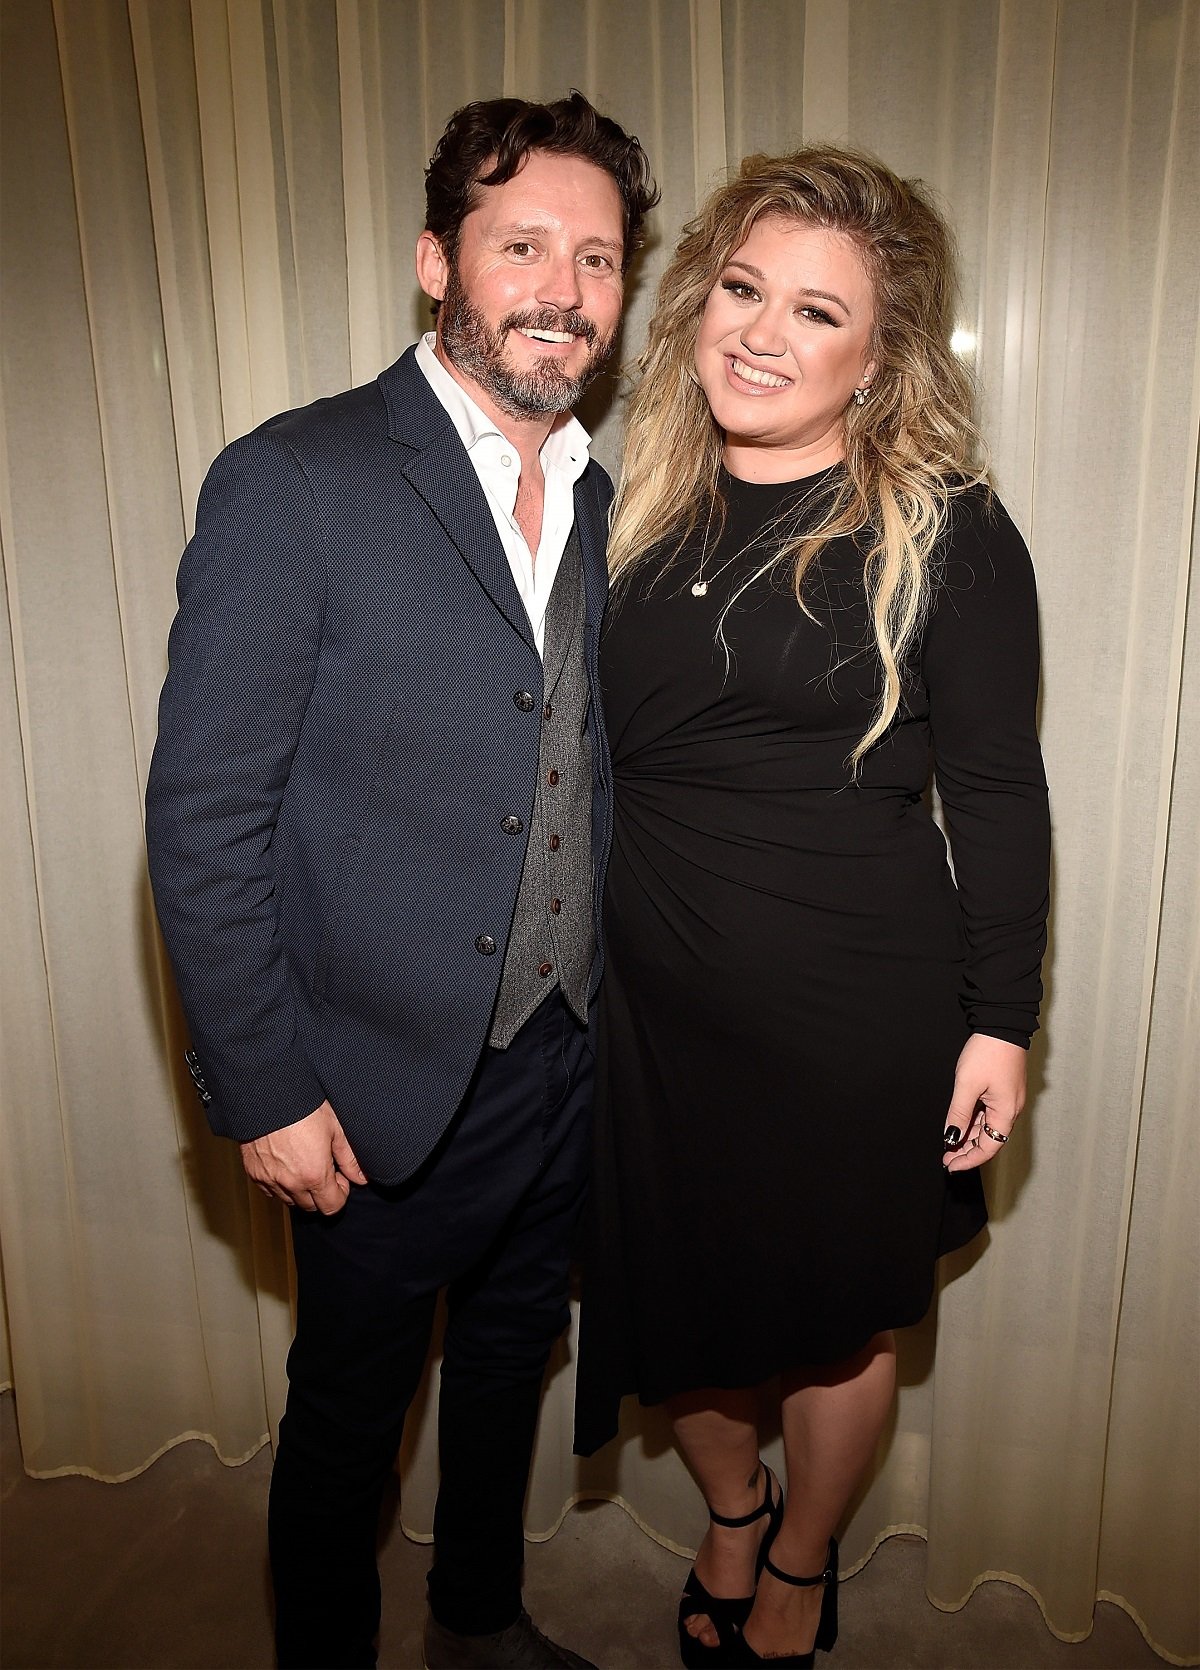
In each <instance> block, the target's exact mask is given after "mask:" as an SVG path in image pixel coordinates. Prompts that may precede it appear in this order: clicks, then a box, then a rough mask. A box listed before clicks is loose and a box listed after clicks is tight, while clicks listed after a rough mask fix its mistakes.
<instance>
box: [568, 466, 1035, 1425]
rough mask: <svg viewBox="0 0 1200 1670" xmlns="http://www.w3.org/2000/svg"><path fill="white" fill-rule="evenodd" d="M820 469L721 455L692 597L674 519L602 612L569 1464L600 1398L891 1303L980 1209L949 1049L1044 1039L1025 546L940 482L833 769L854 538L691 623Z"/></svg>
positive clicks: (867, 634)
mask: <svg viewBox="0 0 1200 1670" xmlns="http://www.w3.org/2000/svg"><path fill="white" fill-rule="evenodd" d="M835 468H836V466H835ZM828 483H829V476H828V474H827V473H823V474H822V475H821V476H817V477H810V478H808V479H807V480H805V481H803V482H798V483H797V482H793V483H783V484H770V485H763V484H751V483H747V482H743V481H739V480H736V479H734V478H732V477H730V476H728V475H727V474H724V473H723V474H722V478H721V485H722V493H723V496H724V499H725V501H726V506H727V514H726V519H725V523H724V527H723V529H722V531H721V533H720V536H719V538H716V537H714V538H713V539H712V540H710V544H711V547H712V548H711V549H710V550H709V552H708V555H707V557H706V558H705V561H704V577H705V579H706V580H707V582H708V587H707V591H706V593H705V594H704V595H703V596H696V595H694V594H693V591H692V584H693V582H694V580H695V579H696V574H697V567H698V564H699V561H700V550H701V544H702V537H703V536H702V533H701V532H700V531H698V532H697V534H696V536H695V537H694V538H693V539H690V540H689V541H688V543H687V545H686V547H685V548H684V550H683V551H682V552H680V553H679V554H678V555H677V556H675V557H673V558H668V559H667V560H666V561H665V562H662V561H660V562H657V563H656V562H653V561H650V562H648V564H647V566H646V567H645V568H644V569H643V570H642V571H640V572H638V573H636V574H635V576H634V578H633V579H632V580H631V582H629V584H628V587H627V589H626V590H625V591H624V592H621V591H618V593H617V596H616V600H615V602H614V604H613V605H612V608H611V611H610V619H609V623H608V625H607V628H606V632H605V637H604V641H603V645H602V652H601V673H602V681H603V686H604V693H605V699H606V705H607V717H608V728H609V736H610V741H611V745H612V753H613V772H614V782H615V832H614V843H613V852H612V859H611V862H610V866H609V871H608V890H607V902H606V909H605V933H606V956H607V965H606V974H605V979H604V984H603V988H602V995H601V1004H602V1024H601V1047H600V1074H599V1082H598V1106H597V1150H596V1161H595V1172H594V1178H593V1185H592V1195H591V1203H590V1208H589V1212H590V1222H589V1226H588V1230H587V1234H586V1237H585V1249H586V1256H585V1264H584V1287H583V1310H582V1338H581V1346H580V1360H579V1376H578V1388H579V1389H578V1402H577V1412H576V1413H577V1424H576V1448H577V1449H578V1450H580V1451H581V1452H582V1453H584V1454H590V1453H591V1451H593V1450H594V1449H596V1448H597V1447H598V1446H599V1445H600V1444H602V1443H603V1442H605V1441H606V1439H608V1438H609V1437H610V1436H612V1434H613V1433H614V1432H615V1430H616V1423H617V1408H618V1404H619V1401H620V1398H621V1396H622V1395H623V1394H625V1393H628V1392H636V1393H637V1394H638V1395H639V1396H640V1398H641V1399H642V1401H643V1402H645V1403H657V1402H660V1401H661V1400H662V1399H663V1398H665V1397H668V1396H671V1395H672V1394H674V1393H677V1392H681V1391H685V1390H690V1389H696V1388H699V1387H707V1386H721V1387H733V1386H750V1385H754V1384H757V1383H758V1382H760V1381H762V1380H765V1379H767V1378H768V1377H769V1376H771V1375H772V1374H774V1373H776V1372H778V1371H780V1370H781V1369H785V1368H790V1367H795V1366H799V1365H802V1364H805V1363H820V1362H833V1361H837V1360H839V1359H841V1358H843V1357H846V1356H848V1355H850V1354H851V1353H853V1352H854V1351H855V1350H857V1349H858V1348H859V1347H860V1346H861V1345H863V1344H864V1343H865V1342H866V1341H867V1340H868V1339H869V1338H870V1337H871V1336H872V1335H873V1334H875V1333H876V1332H878V1331H879V1330H881V1329H884V1328H889V1327H898V1326H903V1325H907V1324H911V1323H914V1322H916V1321H918V1320H919V1319H920V1317H921V1316H922V1315H923V1314H924V1312H925V1311H926V1309H927V1308H928V1305H929V1302H930V1298H931V1296H932V1290H933V1277H934V1262H935V1259H936V1258H937V1257H938V1255H939V1254H940V1253H943V1252H946V1251H949V1250H951V1249H952V1248H955V1247H958V1246H961V1245H963V1244H965V1242H966V1241H968V1240H969V1239H970V1238H971V1237H972V1236H973V1235H974V1234H976V1233H977V1232H978V1230H979V1229H980V1228H981V1227H982V1226H983V1224H984V1222H985V1221H986V1211H985V1207H984V1201H983V1191H982V1188H981V1184H980V1179H979V1174H978V1172H975V1171H971V1172H966V1173H959V1174H957V1175H952V1176H948V1175H947V1173H946V1172H945V1171H944V1169H943V1166H942V1153H943V1147H942V1129H943V1125H944V1122H945V1116H946V1111H947V1108H948V1106H949V1102H950V1097H951V1092H952V1088H953V1079H954V1068H955V1063H956V1061H957V1058H958V1055H959V1052H960V1051H961V1049H962V1046H963V1044H964V1042H965V1041H966V1038H967V1037H968V1035H969V1034H970V1033H971V1032H972V1031H979V1032H984V1033H989V1034H992V1035H993V1036H996V1037H1000V1038H1004V1039H1007V1040H1009V1041H1011V1042H1014V1043H1018V1044H1027V1043H1028V1040H1029V1037H1030V1035H1031V1033H1032V1032H1033V1031H1034V1029H1035V1027H1036V1025H1037V1009H1038V1003H1039V999H1040V995H1041V985H1040V974H1039V968H1040V962H1041V956H1042V951H1043V946H1044V936H1045V919H1046V910H1047V894H1048V873H1049V825H1048V813H1047V803H1046V785H1045V776H1044V773H1043V769H1042V760H1041V753H1040V750H1039V747H1038V740H1037V733H1036V729H1035V705H1036V699H1037V685H1038V631H1037V603H1036V596H1035V591H1034V581H1033V572H1032V567H1031V564H1030V561H1029V556H1028V553H1027V551H1026V549H1025V546H1024V544H1023V542H1022V540H1021V537H1020V535H1019V534H1018V533H1017V531H1016V529H1015V528H1014V527H1013V525H1012V523H1011V521H1010V520H1009V518H1008V516H1007V515H1006V513H1005V511H1004V510H1003V508H1002V507H1001V505H1000V504H999V503H998V501H997V500H996V499H995V498H994V497H992V496H990V495H989V494H988V493H987V492H986V490H985V489H983V488H971V489H969V490H968V491H966V492H965V493H962V494H960V495H958V496H957V497H956V498H954V499H953V500H952V509H951V518H950V524H949V527H948V529H947V530H946V532H945V534H944V535H943V539H942V542H941V545H940V547H939V553H938V560H937V563H936V565H935V568H936V573H935V582H934V592H933V601H932V606H931V610H930V613H929V616H928V619H927V623H926V626H925V628H924V632H923V636H922V641H921V644H920V646H919V649H918V651H917V653H916V654H915V655H914V656H913V657H912V658H911V660H910V672H909V675H908V677H907V678H906V681H905V699H904V702H903V704H902V708H901V712H900V714H899V716H898V718H897V721H896V723H895V724H894V725H893V726H892V728H891V730H890V731H889V733H888V734H887V736H886V737H885V738H884V740H883V741H882V742H881V743H879V744H878V745H877V746H875V747H874V748H873V749H872V750H871V751H870V753H869V754H868V756H867V757H866V758H865V759H864V761H863V762H862V765H861V768H860V772H859V776H858V780H857V781H855V780H854V779H853V776H852V773H851V771H850V769H849V768H848V765H847V759H848V756H849V755H850V753H851V750H852V749H853V747H854V746H855V744H856V743H857V741H858V739H859V737H860V736H861V735H862V734H863V732H864V731H865V730H866V728H867V725H868V723H869V720H870V717H871V715H872V713H873V710H874V706H875V701H876V697H877V691H878V688H879V679H880V673H879V665H878V658H877V655H876V652H875V650H874V647H873V638H872V634H871V629H870V622H869V618H868V613H867V606H866V599H865V592H864V586H863V559H862V553H861V550H860V549H858V548H857V547H856V545H855V543H854V541H853V540H851V539H849V538H843V539H839V540H836V541H834V542H832V543H831V544H830V545H829V546H827V547H826V549H825V551H824V553H823V554H822V556H821V558H820V559H819V564H818V565H817V566H816V567H815V568H814V570H812V571H811V572H810V574H809V576H808V579H807V582H806V586H805V598H806V601H807V603H808V606H809V608H810V610H811V614H812V617H813V618H810V616H809V615H808V614H805V613H804V612H803V611H802V610H801V609H800V608H799V606H798V605H797V603H796V600H795V596H794V593H793V591H792V584H791V571H790V565H785V567H784V570H783V572H782V573H780V572H778V571H777V572H776V573H774V574H773V575H768V576H764V577H762V578H760V579H758V580H756V581H754V583H753V584H752V585H750V587H749V588H748V589H747V590H746V591H745V592H744V593H743V595H742V596H741V597H740V598H739V599H738V600H737V601H736V602H735V603H734V605H733V608H732V609H731V610H730V611H729V613H728V614H727V615H726V617H725V621H724V633H723V636H724V643H721V642H718V641H717V638H716V628H717V622H718V617H719V616H720V614H721V611H722V610H723V608H724V607H725V605H726V604H727V603H728V601H729V599H730V597H731V595H732V594H733V593H734V592H735V591H736V590H737V589H738V587H740V586H742V585H743V584H744V583H745V581H746V580H747V579H748V578H750V577H751V576H752V575H753V574H754V573H755V571H756V569H757V568H759V567H760V566H761V564H762V563H763V560H764V552H765V551H766V550H767V549H768V548H769V541H770V539H771V538H772V537H773V534H772V529H773V528H774V527H776V526H777V525H778V519H779V516H780V513H781V511H786V509H787V507H788V506H789V505H795V504H798V503H799V501H800V499H801V498H802V497H803V498H805V499H806V500H807V502H809V503H810V504H811V503H812V502H813V501H814V500H815V498H816V497H817V495H818V494H819V492H820V490H821V488H822V486H825V485H828ZM814 490H816V491H815V492H814ZM931 760H932V761H933V763H934V766H935V771H936V781H937V785H938V790H939V793H940V796H941V799H942V804H943V808H944V819H945V824H946V828H947V831H948V833H949V838H950V843H951V847H952V850H953V858H954V875H953V876H952V874H951V870H950V867H949V865H948V862H947V854H946V844H945V841H944V840H943V837H942V835H941V833H940V831H939V830H938V828H937V826H936V824H935V823H934V822H933V820H932V817H931V815H930V810H929V806H928V803H927V801H926V799H925V797H924V791H925V790H926V787H927V784H928V780H929V776H930V764H931ZM956 882H957V885H956Z"/></svg>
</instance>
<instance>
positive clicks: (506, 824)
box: [500, 817, 525, 835]
mask: <svg viewBox="0 0 1200 1670" xmlns="http://www.w3.org/2000/svg"><path fill="white" fill-rule="evenodd" d="M500 827H501V829H502V830H503V831H504V833H505V834H506V835H519V834H520V833H521V831H522V830H523V829H524V827H525V825H524V824H523V823H522V822H521V820H520V818H513V817H508V818H501V820H500Z"/></svg>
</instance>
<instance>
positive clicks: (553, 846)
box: [549, 835, 562, 852]
mask: <svg viewBox="0 0 1200 1670" xmlns="http://www.w3.org/2000/svg"><path fill="white" fill-rule="evenodd" d="M561 845H562V842H561V841H560V840H559V838H558V836H557V835H551V837H550V841H549V846H550V851H551V852H557V851H558V849H559V847H560V846H561Z"/></svg>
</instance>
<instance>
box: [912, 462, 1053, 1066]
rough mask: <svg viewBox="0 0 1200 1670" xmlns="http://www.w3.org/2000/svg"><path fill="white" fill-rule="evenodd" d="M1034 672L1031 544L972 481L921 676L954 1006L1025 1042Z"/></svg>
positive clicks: (1037, 851)
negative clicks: (958, 1003) (939, 814)
mask: <svg viewBox="0 0 1200 1670" xmlns="http://www.w3.org/2000/svg"><path fill="white" fill-rule="evenodd" d="M1038 669H1039V652H1038V610H1037V592H1036V589H1035V585H1034V576H1033V565H1032V563H1031V562H1030V560H1029V552H1028V551H1027V550H1026V548H1025V542H1024V540H1023V539H1022V538H1021V536H1020V534H1019V533H1018V532H1017V530H1016V528H1015V527H1014V526H1013V524H1012V522H1011V520H1010V519H1009V517H1008V514H1007V512H1006V511H1005V510H1004V507H1003V506H1002V505H1001V504H1000V502H999V500H998V499H996V498H994V497H993V496H992V495H990V494H989V493H987V492H986V490H985V489H983V488H979V487H975V488H971V489H969V490H968V491H967V492H965V493H963V494H961V495H960V496H959V497H958V498H956V499H955V500H953V502H952V506H951V513H950V528H949V534H948V537H947V539H946V542H945V546H944V561H943V563H942V566H941V572H940V575H939V578H938V583H937V588H936V595H935V602H934V607H933V612H932V615H931V618H930V621H929V624H928V628H927V632H926V638H925V650H924V674H925V681H926V686H927V688H928V691H929V703H930V722H931V727H932V732H933V751H934V765H935V771H936V776H937V786H938V792H939V794H940V795H941V799H942V808H943V813H944V816H945V823H946V832H947V834H948V836H949V838H950V850H951V853H952V854H953V858H954V874H955V880H956V882H957V884H958V894H959V900H960V903H961V906H962V913H963V925H964V929H965V933H966V942H967V957H966V970H965V981H966V984H965V988H964V991H963V996H962V1001H963V1008H964V1011H965V1013H966V1017H967V1021H968V1024H969V1025H970V1027H971V1029H972V1030H973V1031H975V1032H984V1033H988V1034H990V1035H991V1036H992V1037H996V1038H1003V1039H1005V1040H1007V1041H1008V1042H1009V1043H1013V1044H1020V1045H1023V1046H1026V1047H1027V1046H1028V1044H1029V1039H1030V1036H1031V1034H1032V1033H1033V1032H1034V1031H1035V1030H1036V1028H1037V1024H1038V1022H1037V1015H1038V1007H1039V1003H1040V1001H1041V996H1042V985H1041V963H1042V956H1043V953H1044V951H1045V948H1046V916H1047V911H1048V909H1049V890H1050V814H1049V808H1048V804H1047V796H1046V776H1045V770H1044V768H1043V765H1042V754H1041V748H1040V746H1039V744H1038V734H1037V695H1038Z"/></svg>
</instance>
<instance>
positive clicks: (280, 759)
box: [146, 429, 326, 1141]
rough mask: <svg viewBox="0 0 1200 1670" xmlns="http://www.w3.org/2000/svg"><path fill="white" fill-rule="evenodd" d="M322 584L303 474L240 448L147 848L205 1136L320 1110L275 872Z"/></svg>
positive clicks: (271, 455)
mask: <svg viewBox="0 0 1200 1670" xmlns="http://www.w3.org/2000/svg"><path fill="white" fill-rule="evenodd" d="M325 580H326V551H325V542H324V539H323V536H322V531H321V528H320V520H319V517H318V515H317V509H316V505H315V502H314V498H313V494H312V491H311V487H310V485H309V482H308V480H307V478H306V476H305V474H304V471H303V470H302V468H301V466H300V464H299V461H298V460H297V458H296V457H295V456H294V454H293V453H292V451H291V449H290V448H289V447H288V445H287V444H286V442H284V441H283V440H281V439H280V438H279V437H278V436H276V435H275V434H274V433H273V432H272V431H271V430H269V429H262V430H257V431H255V432H254V433H253V434H251V435H247V436H245V437H244V438H243V439H242V440H240V441H235V442H234V443H233V444H232V445H231V446H230V447H228V448H227V449H226V451H225V452H224V453H222V454H221V456H220V457H219V458H218V459H217V461H216V463H215V464H214V465H213V467H212V469H211V471H210V472H209V475H208V478H207V480H206V481H205V484H204V487H203V489H202V491H201V495H200V500H199V505H198V508H197V516H196V533H195V537H194V538H193V539H192V540H191V542H190V543H189V545H188V547H187V549H186V551H185V552H184V555H183V560H182V562H181V565H180V569H179V582H178V593H179V612H178V614H177V616H176V618H175V622H174V625H173V627H172V629H171V636H170V645H169V671H168V674H167V679H166V684H165V685H164V687H163V692H162V698H161V702H160V706H159V732H158V742H157V745H156V747H155V750H154V757H153V761H152V763H151V767H150V776H149V782H148V786H147V794H146V835H147V847H148V851H149V859H150V876H151V882H152V885H153V889H154V899H155V904H156V907H157V910H158V916H159V921H160V923H161V925H162V931H163V937H164V939H165V941H166V945H167V950H168V952H169V954H170V958H171V962H172V965H173V967H174V970H175V974H176V979H177V982H178V986H179V993H180V997H181V999H182V1002H183V1008H184V1012H185V1014H186V1017H187V1021H188V1026H189V1030H190V1032H191V1036H192V1044H193V1048H194V1051H195V1057H194V1058H192V1060H190V1062H189V1064H190V1065H192V1072H193V1076H194V1077H195V1078H196V1080H197V1085H198V1088H199V1089H200V1093H201V1100H202V1101H203V1102H204V1103H205V1111H206V1113H207V1115H208V1119H209V1123H210V1124H211V1125H212V1128H213V1130H214V1131H216V1132H217V1133H218V1134H219V1135H223V1136H229V1137H233V1138H235V1139H237V1140H239V1141H248V1140H250V1139H252V1138H254V1137H257V1136H261V1135H263V1134H264V1133H266V1132H267V1131H272V1130H278V1129H279V1128H281V1127H282V1126H284V1125H289V1124H294V1123H295V1122H296V1121H297V1120H299V1119H303V1118H305V1117H306V1115H308V1114H310V1113H312V1112H313V1111H314V1109H316V1108H317V1107H319V1106H320V1104H321V1102H322V1101H323V1100H324V1098H325V1093H324V1090H323V1089H322V1087H321V1085H320V1083H319V1082H318V1080H317V1077H316V1075H315V1073H314V1072H313V1069H312V1067H311V1065H310V1063H309V1061H308V1059H307V1056H306V1054H305V1052H304V1050H303V1048H302V1047H301V1044H300V1042H299V1039H298V1035H297V1026H296V1017H295V1012H294V1005H293V999H292V996H291V990H290V984H289V977H288V970H287V968H286V966H285V962H284V958H283V954H282V951H281V947H280V942H279V936H278V933H277V919H276V894H275V879H274V866H273V862H272V841H273V837H274V834H275V828H276V823H277V819H278V816H279V810H280V806H281V803H282V801H283V797H284V795H285V793H286V790H287V784H288V776H289V772H290V770H291V764H292V758H293V755H294V753H295V749H296V745H297V740H298V738H299V735H300V730H301V726H302V725H303V723H304V717H305V713H306V710H307V707H308V703H309V699H310V696H311V694H312V690H313V684H314V679H315V675H316V668H317V661H318V656H319V653H320V646H321V636H322V622H323V614H324V603H325ZM193 1063H194V1064H193Z"/></svg>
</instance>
